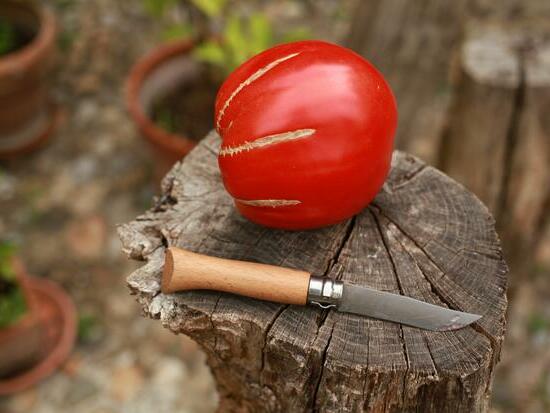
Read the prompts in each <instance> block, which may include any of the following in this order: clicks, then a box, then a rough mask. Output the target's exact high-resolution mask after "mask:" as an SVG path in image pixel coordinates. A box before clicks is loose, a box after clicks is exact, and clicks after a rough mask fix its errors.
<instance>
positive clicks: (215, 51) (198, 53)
mask: <svg viewBox="0 0 550 413" xmlns="http://www.w3.org/2000/svg"><path fill="white" fill-rule="evenodd" d="M193 55H194V56H195V57H196V58H197V59H198V60H200V61H202V62H205V63H210V64H213V65H215V66H219V67H222V68H223V67H225V66H226V65H227V64H228V62H227V56H226V54H225V52H224V49H223V47H222V46H221V45H220V44H218V43H216V42H213V41H209V42H204V43H202V44H200V45H198V46H197V47H195V49H194V50H193Z"/></svg>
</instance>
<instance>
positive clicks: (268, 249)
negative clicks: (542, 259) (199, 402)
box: [119, 133, 507, 413]
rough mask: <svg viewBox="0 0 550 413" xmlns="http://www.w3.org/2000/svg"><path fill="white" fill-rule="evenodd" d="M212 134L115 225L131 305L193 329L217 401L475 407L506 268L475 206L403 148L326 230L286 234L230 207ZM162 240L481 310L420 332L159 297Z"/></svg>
mask: <svg viewBox="0 0 550 413" xmlns="http://www.w3.org/2000/svg"><path fill="white" fill-rule="evenodd" d="M219 143H220V142H219V138H218V136H217V135H216V134H214V133H212V134H211V135H209V136H208V137H207V138H206V139H205V140H204V141H202V142H201V143H200V144H199V145H198V146H197V148H196V149H195V150H193V152H192V153H191V154H190V155H188V156H187V158H186V159H185V161H184V162H182V163H178V164H176V165H175V166H174V168H173V169H172V171H171V172H170V173H169V174H168V175H167V176H166V178H165V179H164V181H163V184H162V195H161V197H160V198H159V200H158V202H157V204H156V206H155V207H154V208H153V209H151V210H150V211H148V212H146V213H145V214H143V215H142V216H140V217H138V218H136V219H135V220H134V221H133V222H131V223H128V224H124V225H121V226H120V227H119V234H120V237H121V239H122V242H123V246H124V251H125V253H126V254H127V255H128V256H129V257H131V258H134V259H137V260H145V261H146V264H145V265H144V266H143V267H141V268H140V269H138V270H137V271H135V272H134V273H133V274H131V275H130V276H129V277H128V279H127V281H128V285H129V286H130V288H131V290H132V292H133V293H134V294H135V295H136V298H137V300H138V301H139V303H140V304H141V306H142V308H143V311H144V313H145V314H146V315H147V316H149V317H151V318H155V319H160V321H161V322H162V323H163V325H164V326H165V327H167V328H169V329H170V330H172V331H173V332H175V333H183V334H187V335H189V336H190V337H192V338H193V339H194V340H196V341H197V342H198V343H199V344H200V345H201V346H202V348H203V349H204V350H205V352H206V354H207V356H208V364H209V366H210V368H211V369H212V373H213V375H214V378H215V380H216V382H217V386H218V391H219V394H220V411H224V412H225V411H228V412H233V411H240V412H242V411H250V412H263V411H266V412H309V411H323V412H336V411H338V412H340V411H345V412H357V411H373V412H374V411H376V412H390V411H392V412H396V411H422V412H468V413H470V412H480V411H486V410H487V409H488V404H489V396H490V391H491V380H492V376H493V371H494V366H495V364H496V362H497V361H498V358H499V354H500V348H501V344H502V339H503V334H504V324H505V319H504V313H505V309H506V298H505V289H506V271H507V267H506V264H505V262H504V261H503V258H502V256H501V251H500V246H499V241H498V238H497V235H496V233H495V230H494V222H493V219H492V217H491V215H490V214H489V212H488V210H487V209H486V208H485V207H484V206H483V205H482V204H481V203H480V201H478V199H477V198H475V197H474V196H473V195H472V194H470V193H469V192H467V191H466V190H465V189H464V188H463V187H462V186H461V185H459V184H457V183H455V182H454V181H453V180H451V179H450V178H448V177H447V176H445V175H444V174H442V173H441V172H439V171H437V170H436V169H434V168H431V167H429V166H426V165H425V164H423V163H422V162H420V161H419V160H417V159H416V158H414V157H412V156H409V155H406V154H404V153H402V152H396V153H395V154H394V160H393V167H392V171H391V174H390V177H389V179H388V181H387V183H386V184H385V186H384V188H383V190H382V191H381V193H380V194H379V195H378V197H377V198H376V200H375V201H374V202H373V203H372V205H371V206H369V207H368V208H366V209H365V210H364V211H363V212H362V213H360V214H359V215H357V216H356V217H354V218H352V219H350V220H348V221H347V222H343V223H341V224H339V225H335V226H332V227H329V228H324V229H320V230H315V231H302V232H288V231H278V230H270V229H267V228H263V227H260V226H258V225H255V224H253V223H251V222H248V221H247V220H245V219H244V218H242V217H241V216H240V215H239V214H238V213H237V211H236V210H235V208H234V207H233V202H232V199H231V197H230V196H229V195H228V194H227V193H226V192H225V190H224V189H223V186H222V183H221V179H220V175H219V172H218V167H217V160H216V156H217V153H218V150H219ZM166 246H179V247H182V248H186V249H188V250H191V251H195V252H200V253H203V254H209V255H212V256H217V257H224V258H232V259H241V260H247V261H256V262H261V263H266V264H273V265H281V266H286V267H290V268H296V269H301V270H305V271H308V272H311V273H314V274H318V275H328V276H330V277H333V278H338V279H342V280H345V281H349V282H353V283H358V284H361V285H365V286H370V287H373V288H377V289H379V290H383V291H389V292H393V293H398V294H405V295H408V296H411V297H413V298H417V299H421V300H424V301H427V302H430V303H433V304H437V305H442V306H449V307H451V308H454V309H458V310H462V311H467V312H473V313H478V314H481V315H483V318H482V319H481V320H480V321H479V322H478V323H476V324H475V325H472V326H469V327H467V328H464V329H461V330H458V331H453V332H429V331H424V330H419V329H415V328H412V327H407V326H400V325H398V324H393V323H389V322H384V321H380V320H375V319H369V318H366V317H360V316H356V315H352V314H345V313H339V312H336V311H334V310H321V309H318V308H314V307H302V306H293V305H279V304H275V303H270V302H265V301H258V300H254V299H249V298H244V297H239V296H234V295H230V294H226V293H219V292H213V291H191V292H183V293H175V294H162V293H161V292H160V280H161V273H162V269H163V268H162V267H163V262H164V253H165V248H166Z"/></svg>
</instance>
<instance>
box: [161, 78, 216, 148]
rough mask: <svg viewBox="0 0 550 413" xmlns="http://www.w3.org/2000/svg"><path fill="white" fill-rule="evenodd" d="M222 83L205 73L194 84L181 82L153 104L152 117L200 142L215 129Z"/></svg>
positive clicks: (164, 126) (164, 125) (166, 126)
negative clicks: (215, 111)
mask: <svg viewBox="0 0 550 413" xmlns="http://www.w3.org/2000/svg"><path fill="white" fill-rule="evenodd" d="M219 87H220V83H219V82H218V81H216V80H215V79H214V76H213V75H212V73H211V71H209V70H203V71H201V73H200V75H199V76H197V78H196V79H194V80H193V81H192V82H189V81H186V82H182V83H181V84H180V85H178V86H177V87H175V88H174V89H173V90H172V92H171V93H170V94H168V95H166V96H164V97H163V98H161V99H159V101H158V102H156V103H154V104H153V108H152V114H151V117H152V119H153V120H154V122H155V123H156V124H157V125H158V126H160V127H161V128H163V129H165V130H167V131H169V132H171V133H174V134H177V135H184V136H186V137H188V138H190V139H192V140H195V141H199V140H201V139H202V138H203V137H204V136H205V135H206V134H207V133H208V132H209V131H210V130H211V129H212V128H213V127H214V103H215V101H216V93H217V92H218V89H219Z"/></svg>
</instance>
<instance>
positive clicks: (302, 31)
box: [143, 0, 311, 76]
mask: <svg viewBox="0 0 550 413" xmlns="http://www.w3.org/2000/svg"><path fill="white" fill-rule="evenodd" d="M143 2H144V5H145V9H146V10H147V11H148V12H149V13H150V14H151V15H153V16H155V17H162V16H163V15H164V14H165V12H166V11H167V10H168V8H170V7H172V6H175V5H176V4H177V3H178V0H143ZM189 3H191V4H192V5H193V6H194V7H196V8H197V9H198V10H199V11H200V12H201V13H202V15H203V17H202V18H201V19H200V20H201V23H202V24H195V25H190V24H187V25H185V24H176V25H172V26H170V27H168V28H167V29H166V30H165V31H164V32H163V34H162V38H163V39H164V40H175V39H179V38H185V37H194V38H198V39H207V40H204V41H201V42H200V43H199V44H198V45H197V46H196V47H195V49H194V51H193V55H194V57H195V58H196V59H197V60H199V61H201V62H204V63H207V64H209V65H211V66H213V67H215V68H216V69H217V71H218V72H220V73H219V75H221V76H226V75H227V74H229V73H230V72H231V71H233V70H234V69H235V68H236V67H238V66H239V65H240V64H241V63H243V62H244V61H245V60H247V59H249V58H251V57H252V56H254V55H256V54H258V53H260V52H262V51H264V50H265V49H268V48H270V47H272V46H274V45H275V44H277V43H287V42H292V41H297V40H303V39H307V38H309V37H310V36H311V33H310V32H309V30H307V29H306V28H298V29H296V30H292V31H289V32H287V33H285V34H284V35H283V36H280V37H279V36H276V34H275V30H274V27H273V25H272V23H271V22H270V21H269V19H268V18H267V17H266V15H265V14H264V13H261V12H257V13H252V14H250V15H247V16H244V17H243V16H241V15H240V14H239V13H238V12H237V11H235V9H236V8H235V7H228V5H229V1H228V0H189ZM202 20H204V21H202ZM199 28H200V29H199Z"/></svg>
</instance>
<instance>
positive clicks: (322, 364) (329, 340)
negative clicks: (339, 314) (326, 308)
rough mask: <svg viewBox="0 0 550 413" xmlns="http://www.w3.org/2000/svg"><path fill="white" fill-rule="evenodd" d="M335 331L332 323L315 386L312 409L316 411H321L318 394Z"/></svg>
mask: <svg viewBox="0 0 550 413" xmlns="http://www.w3.org/2000/svg"><path fill="white" fill-rule="evenodd" d="M333 331H334V324H333V325H332V328H331V329H330V333H329V335H328V340H327V344H326V345H325V347H324V349H323V351H322V352H321V368H320V371H319V376H318V377H317V380H316V382H315V385H314V388H313V397H312V406H311V408H312V411H314V412H320V410H319V409H318V408H317V396H318V393H319V388H320V387H321V382H322V380H323V373H324V371H325V364H326V362H327V354H328V348H329V346H330V342H331V341H332V332H333Z"/></svg>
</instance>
